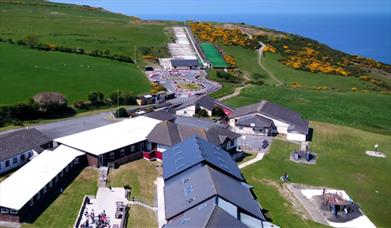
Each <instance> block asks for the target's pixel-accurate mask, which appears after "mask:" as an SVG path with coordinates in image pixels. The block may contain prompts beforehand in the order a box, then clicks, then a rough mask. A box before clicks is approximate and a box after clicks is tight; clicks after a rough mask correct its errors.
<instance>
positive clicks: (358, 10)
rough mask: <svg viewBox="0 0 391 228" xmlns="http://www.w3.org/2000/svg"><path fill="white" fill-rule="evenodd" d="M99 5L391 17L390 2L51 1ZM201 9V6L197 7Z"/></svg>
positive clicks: (154, 11)
mask: <svg viewBox="0 0 391 228" xmlns="http://www.w3.org/2000/svg"><path fill="white" fill-rule="evenodd" d="M54 1H56V2H65V3H75V4H86V5H89V4H90V5H94V6H100V7H103V8H106V9H110V10H111V11H115V12H121V13H124V14H128V15H136V16H137V15H140V16H141V15H167V14H172V13H175V14H185V15H186V14H190V15H191V14H244V13H247V14H256V13H265V14H289V13H291V14H338V13H344V14H348V13H349V14H368V13H369V14H391V0H54ZM200 6H204V7H200Z"/></svg>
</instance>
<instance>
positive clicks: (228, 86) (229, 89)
mask: <svg viewBox="0 0 391 228" xmlns="http://www.w3.org/2000/svg"><path fill="white" fill-rule="evenodd" d="M208 79H210V80H213V81H215V82H218V83H220V84H221V85H222V86H223V87H222V88H221V89H219V90H217V91H215V92H213V93H211V94H209V96H211V97H214V98H219V97H223V96H226V95H228V94H231V93H233V92H234V91H235V88H236V87H239V86H240V84H235V83H231V82H226V81H224V80H222V79H220V78H218V77H217V75H216V71H215V70H210V71H209V72H208Z"/></svg>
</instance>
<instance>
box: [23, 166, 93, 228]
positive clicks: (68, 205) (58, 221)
mask: <svg viewBox="0 0 391 228" xmlns="http://www.w3.org/2000/svg"><path fill="white" fill-rule="evenodd" d="M97 179H98V172H97V170H96V169H94V168H91V167H87V168H85V169H84V170H83V171H82V172H81V173H80V174H79V176H78V177H77V178H76V179H75V180H74V181H73V182H72V183H71V184H70V185H69V186H68V187H67V188H66V189H65V191H64V192H63V194H61V195H60V196H59V197H57V199H56V200H55V201H54V202H53V203H52V204H51V205H50V206H49V207H48V208H47V209H46V210H45V211H44V212H43V213H42V214H41V215H40V216H39V217H38V218H37V220H35V222H34V223H33V224H23V227H26V228H27V227H72V226H73V224H74V223H75V220H76V217H77V213H79V209H80V206H81V203H82V201H83V198H84V196H85V195H95V194H96V191H97V190H98V185H97Z"/></svg>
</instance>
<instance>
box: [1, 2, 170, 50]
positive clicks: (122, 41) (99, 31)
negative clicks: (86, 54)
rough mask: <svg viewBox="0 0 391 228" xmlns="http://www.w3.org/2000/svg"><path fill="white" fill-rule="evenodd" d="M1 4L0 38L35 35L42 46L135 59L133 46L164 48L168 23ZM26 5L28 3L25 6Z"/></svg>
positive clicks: (63, 7) (52, 6) (61, 7)
mask: <svg viewBox="0 0 391 228" xmlns="http://www.w3.org/2000/svg"><path fill="white" fill-rule="evenodd" d="M9 2H12V1H0V8H1V14H0V37H4V38H7V39H8V38H12V39H15V40H18V39H23V38H25V37H26V36H27V35H30V34H34V35H37V36H38V38H39V41H40V42H42V43H48V44H55V45H57V46H60V45H62V46H66V47H80V48H83V49H85V50H87V51H90V50H94V49H100V50H105V49H107V50H109V51H110V52H111V53H118V54H126V55H131V56H135V54H136V52H135V51H136V49H135V48H136V47H146V46H148V47H149V46H164V45H165V44H166V43H167V41H168V40H169V35H168V33H167V32H166V31H165V27H167V25H170V23H169V22H164V23H158V22H146V23H144V22H142V21H139V20H136V19H134V18H132V17H129V16H125V15H121V14H117V13H111V12H108V11H104V10H98V9H93V8H86V7H82V6H77V5H70V4H60V3H50V2H47V1H43V0H35V1H25V0H24V1H23V0H22V1H18V2H19V3H20V4H10V3H9ZM26 2H27V3H28V4H26Z"/></svg>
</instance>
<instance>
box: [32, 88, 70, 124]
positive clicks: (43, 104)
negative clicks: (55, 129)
mask: <svg viewBox="0 0 391 228" xmlns="http://www.w3.org/2000/svg"><path fill="white" fill-rule="evenodd" d="M30 103H34V104H35V105H37V108H38V111H39V112H40V113H41V115H42V116H43V117H47V118H56V117H64V116H71V115H74V114H75V110H74V109H72V108H71V107H69V106H68V100H67V99H66V97H65V96H64V95H63V94H61V93H57V92H43V93H39V94H37V95H35V96H33V98H32V102H30Z"/></svg>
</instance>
